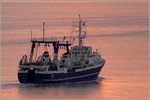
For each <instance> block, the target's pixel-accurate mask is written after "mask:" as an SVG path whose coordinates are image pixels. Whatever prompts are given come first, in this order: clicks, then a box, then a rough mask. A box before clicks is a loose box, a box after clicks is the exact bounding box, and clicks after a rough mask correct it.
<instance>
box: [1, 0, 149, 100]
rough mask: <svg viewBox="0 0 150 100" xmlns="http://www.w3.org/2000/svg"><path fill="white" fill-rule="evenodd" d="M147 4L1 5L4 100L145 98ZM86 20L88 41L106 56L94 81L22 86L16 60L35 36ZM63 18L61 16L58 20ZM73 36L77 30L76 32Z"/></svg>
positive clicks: (56, 32) (61, 32)
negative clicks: (103, 64) (43, 26)
mask: <svg viewBox="0 0 150 100" xmlns="http://www.w3.org/2000/svg"><path fill="white" fill-rule="evenodd" d="M147 12H148V4H147V3H146V2H140V3H137V2H133V3H131V2H130V3H128V2H126V3H120V2H116V3H77V4H73V3H63V4H62V3H2V38H1V40H2V47H1V52H2V57H1V58H2V64H1V65H2V67H1V98H2V100H9V99H13V100H24V99H25V100H28V99H30V100H32V99H34V100H35V99H36V100H45V99H46V100H49V99H56V100H57V99H60V100H62V99H65V100H66V99H68V100H70V99H81V100H83V99H90V100H93V99H94V100H103V99H104V100H147V99H148V14H147ZM78 14H81V17H82V16H83V18H85V19H86V20H87V21H88V28H87V30H88V34H87V35H88V38H87V39H85V41H84V44H85V45H89V46H92V47H93V50H96V49H98V51H99V52H100V53H101V55H102V57H103V58H105V59H106V64H105V66H104V67H103V69H102V71H101V73H100V75H99V79H98V80H97V81H94V82H87V83H74V84H55V85H34V84H28V85H26V84H19V82H18V79H17V70H18V62H19V60H20V59H21V57H22V55H24V54H26V53H29V51H30V42H29V40H30V31H31V30H32V32H33V37H41V36H42V22H43V21H45V22H46V36H47V37H51V36H64V35H68V36H69V35H70V33H71V19H72V18H76V17H78V16H77V15H78ZM60 19H61V20H60ZM72 35H75V34H72Z"/></svg>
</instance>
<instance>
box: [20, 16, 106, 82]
mask: <svg viewBox="0 0 150 100" xmlns="http://www.w3.org/2000/svg"><path fill="white" fill-rule="evenodd" d="M75 23H76V24H74V25H73V26H74V27H75V28H76V29H77V33H78V36H77V38H78V40H79V41H78V45H75V46H74V45H73V46H72V42H71V39H70V41H69V40H65V39H63V40H62V41H60V40H56V39H54V38H45V36H44V34H45V32H44V26H45V23H43V38H42V39H39V38H38V39H37V38H32V39H31V50H30V54H29V55H28V56H27V55H24V56H23V57H22V59H21V60H20V62H19V70H18V79H19V82H20V83H38V84H43V83H70V82H83V81H84V82H85V81H92V80H97V78H98V76H99V73H100V71H101V69H102V68H103V66H104V64H105V59H103V58H102V57H101V55H100V53H99V52H98V51H97V50H95V51H93V50H92V47H89V46H84V45H83V39H84V38H86V37H87V36H86V31H85V30H84V27H86V21H83V20H82V19H81V18H80V16H79V19H78V20H77V21H76V22H75ZM40 45H44V47H45V48H49V47H50V46H52V47H53V50H52V51H49V49H44V50H43V52H42V54H41V55H40V56H39V57H36V56H37V51H38V48H39V46H40ZM61 48H65V50H66V51H65V53H63V54H62V55H61V58H60V59H59V51H60V50H61ZM49 52H53V57H51V56H50V54H49Z"/></svg>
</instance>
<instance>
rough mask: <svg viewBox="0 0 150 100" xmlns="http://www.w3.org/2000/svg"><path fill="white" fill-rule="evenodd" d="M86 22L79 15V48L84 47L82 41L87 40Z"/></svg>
mask: <svg viewBox="0 0 150 100" xmlns="http://www.w3.org/2000/svg"><path fill="white" fill-rule="evenodd" d="M85 23H86V21H82V20H81V18H80V15H79V23H78V32H79V34H78V39H79V46H82V45H83V41H82V39H84V38H86V30H85V28H86V26H85Z"/></svg>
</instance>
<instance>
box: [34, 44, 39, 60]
mask: <svg viewBox="0 0 150 100" xmlns="http://www.w3.org/2000/svg"><path fill="white" fill-rule="evenodd" d="M38 46H39V44H37V47H36V53H35V61H36V58H37V52H38Z"/></svg>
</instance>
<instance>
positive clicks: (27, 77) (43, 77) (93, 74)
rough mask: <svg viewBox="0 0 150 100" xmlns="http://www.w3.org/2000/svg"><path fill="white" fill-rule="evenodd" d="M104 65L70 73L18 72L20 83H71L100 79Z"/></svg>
mask: <svg viewBox="0 0 150 100" xmlns="http://www.w3.org/2000/svg"><path fill="white" fill-rule="evenodd" d="M102 67H103V65H102V66H100V67H97V68H92V69H89V70H83V71H80V72H68V73H55V74H51V73H49V74H48V73H35V72H34V71H28V72H26V73H21V72H18V79H19V81H20V83H36V84H41V83H42V84H43V83H71V82H82V81H92V80H96V79H97V78H98V75H99V72H100V71H101V69H102Z"/></svg>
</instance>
